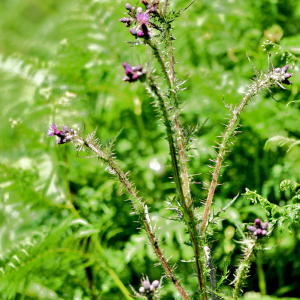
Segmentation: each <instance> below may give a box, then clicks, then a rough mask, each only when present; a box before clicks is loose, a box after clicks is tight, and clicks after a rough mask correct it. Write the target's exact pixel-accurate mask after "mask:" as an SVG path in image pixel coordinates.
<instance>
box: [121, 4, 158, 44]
mask: <svg viewBox="0 0 300 300" xmlns="http://www.w3.org/2000/svg"><path fill="white" fill-rule="evenodd" d="M142 3H143V4H144V5H145V7H146V10H145V12H144V11H143V9H142V8H141V7H137V8H136V7H132V6H131V5H130V4H129V3H126V4H125V8H126V9H127V10H128V15H129V16H130V17H123V18H121V19H120V20H119V21H120V22H122V23H124V24H125V26H126V27H130V26H131V24H132V23H136V25H135V26H134V27H132V28H130V29H129V32H130V33H131V34H132V35H133V36H135V37H137V38H146V39H147V38H150V32H149V28H148V27H149V25H150V24H149V20H150V18H151V16H150V15H151V14H154V13H157V10H158V4H159V2H158V1H157V0H153V1H152V4H149V2H148V1H147V0H142Z"/></svg>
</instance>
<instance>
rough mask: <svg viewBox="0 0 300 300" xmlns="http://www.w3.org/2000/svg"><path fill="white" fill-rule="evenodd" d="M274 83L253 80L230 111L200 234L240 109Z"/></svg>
mask: <svg viewBox="0 0 300 300" xmlns="http://www.w3.org/2000/svg"><path fill="white" fill-rule="evenodd" d="M273 85H274V81H272V80H270V78H269V77H268V76H266V77H265V78H264V80H259V81H256V82H254V84H253V85H252V86H251V87H250V88H249V90H248V92H247V93H246V95H245V97H244V98H243V100H242V102H241V104H240V105H239V106H238V107H237V108H235V109H234V110H233V111H232V117H231V119H230V120H229V122H228V124H227V126H226V130H225V132H224V134H223V136H222V141H221V143H220V144H219V147H218V148H219V152H218V154H217V159H216V161H215V167H214V170H213V174H212V181H211V183H210V187H209V191H208V196H207V200H206V205H205V209H204V215H203V221H202V225H201V230H200V234H201V236H203V237H204V236H205V230H206V227H207V225H208V215H209V211H210V207H211V204H212V201H213V197H214V193H215V189H216V187H217V185H218V178H219V175H220V170H221V167H222V163H223V161H224V158H225V156H226V151H227V147H228V144H229V142H230V139H231V138H232V137H233V136H234V135H235V130H236V128H237V127H238V125H239V120H240V116H241V113H242V111H243V110H244V108H245V107H246V105H247V103H248V102H249V101H250V100H251V99H252V98H253V97H254V96H255V95H256V94H257V93H258V92H259V91H260V90H262V89H269V88H270V87H271V86H273Z"/></svg>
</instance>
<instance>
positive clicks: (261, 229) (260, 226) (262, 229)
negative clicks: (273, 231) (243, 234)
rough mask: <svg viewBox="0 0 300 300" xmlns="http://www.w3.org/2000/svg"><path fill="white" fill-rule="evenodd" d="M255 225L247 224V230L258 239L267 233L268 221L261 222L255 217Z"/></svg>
mask: <svg viewBox="0 0 300 300" xmlns="http://www.w3.org/2000/svg"><path fill="white" fill-rule="evenodd" d="M254 224H255V226H248V230H249V231H250V232H251V233H252V234H253V235H254V236H255V237H256V238H257V239H258V238H261V237H263V236H266V235H267V234H268V231H267V228H268V225H269V223H268V222H264V223H261V220H260V219H258V218H257V219H255V221H254Z"/></svg>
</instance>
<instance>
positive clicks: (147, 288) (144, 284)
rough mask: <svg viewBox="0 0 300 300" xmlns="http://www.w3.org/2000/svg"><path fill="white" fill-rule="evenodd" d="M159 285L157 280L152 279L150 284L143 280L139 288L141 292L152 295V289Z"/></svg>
mask: <svg viewBox="0 0 300 300" xmlns="http://www.w3.org/2000/svg"><path fill="white" fill-rule="evenodd" d="M158 287H159V281H158V280H154V281H153V282H152V284H150V282H149V281H148V280H143V282H142V286H141V287H140V288H139V292H140V293H141V294H146V295H150V294H151V295H153V293H154V291H155V290H156V289H157V288H158Z"/></svg>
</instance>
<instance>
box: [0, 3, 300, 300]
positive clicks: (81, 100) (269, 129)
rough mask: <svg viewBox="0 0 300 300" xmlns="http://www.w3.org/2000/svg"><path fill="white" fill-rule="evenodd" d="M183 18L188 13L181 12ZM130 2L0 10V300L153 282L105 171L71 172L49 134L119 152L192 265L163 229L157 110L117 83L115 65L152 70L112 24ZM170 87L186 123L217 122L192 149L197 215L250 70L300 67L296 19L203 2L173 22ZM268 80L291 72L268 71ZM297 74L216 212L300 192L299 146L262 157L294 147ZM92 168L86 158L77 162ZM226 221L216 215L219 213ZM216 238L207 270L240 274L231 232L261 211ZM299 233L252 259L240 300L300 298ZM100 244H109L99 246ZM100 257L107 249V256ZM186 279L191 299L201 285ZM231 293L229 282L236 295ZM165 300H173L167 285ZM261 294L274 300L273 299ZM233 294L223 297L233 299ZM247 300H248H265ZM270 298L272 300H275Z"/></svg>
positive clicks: (244, 151) (286, 11)
mask: <svg viewBox="0 0 300 300" xmlns="http://www.w3.org/2000/svg"><path fill="white" fill-rule="evenodd" d="M173 2H175V3H171V4H172V5H174V7H175V8H182V7H186V6H187V5H188V4H189V1H173ZM124 4H125V2H124V1H119V0H116V1H105V0H102V1H100V0H99V1H96V0H94V1H92V0H72V1H70V0H65V1H58V0H47V1H38V0H2V1H1V2H0V55H1V56H0V80H1V84H0V91H1V93H0V95H1V96H0V105H1V111H0V114H1V121H0V132H1V139H0V160H1V164H0V168H1V170H0V187H1V188H0V213H1V218H0V220H1V221H0V222H1V226H0V259H1V263H0V264H1V269H0V270H1V271H2V272H1V273H3V277H2V278H1V279H0V295H1V299H74V300H75V299H76V300H80V299H82V300H87V299H123V298H124V296H123V294H122V292H121V289H120V288H122V287H121V285H120V283H118V281H117V280H116V277H118V278H119V279H120V280H121V281H122V282H123V283H124V285H125V286H126V287H128V283H130V284H132V285H133V286H134V287H135V288H138V287H139V283H140V278H141V275H142V274H147V275H148V276H149V277H150V279H151V280H154V279H159V278H160V276H161V275H162V271H161V269H160V268H159V267H155V266H154V265H155V262H156V260H155V257H154V255H153V253H152V250H151V249H150V246H148V245H147V244H146V237H145V236H144V235H143V234H141V233H140V232H139V230H138V229H137V224H136V223H135V217H134V216H131V215H130V212H131V207H130V204H129V203H128V202H126V201H125V200H126V196H125V195H122V194H121V191H120V188H119V187H118V186H117V185H116V184H115V183H114V181H113V180H112V178H111V176H110V175H109V174H108V172H106V171H105V169H104V168H103V166H101V164H100V163H97V161H96V159H88V160H83V159H80V158H77V157H75V155H76V151H75V149H74V148H72V147H71V146H69V145H66V146H61V147H57V146H56V145H55V141H54V139H48V138H47V137H46V130H47V128H48V126H49V124H50V123H52V122H55V123H56V124H58V126H61V125H63V124H66V125H68V126H70V127H72V128H77V127H82V122H84V123H85V128H86V132H87V133H89V132H92V131H94V129H95V128H96V126H98V129H97V136H98V137H99V139H100V141H101V143H102V144H104V145H105V144H107V143H108V142H109V141H110V140H111V139H112V138H113V137H114V136H115V135H116V134H117V132H119V131H120V129H123V130H122V132H121V133H120V135H119V136H118V139H117V141H116V144H115V147H116V155H117V157H118V159H119V161H120V162H121V163H120V165H122V166H123V167H124V170H130V172H131V173H130V177H131V179H132V181H133V182H135V183H136V187H137V189H138V190H139V191H141V195H142V196H143V197H144V199H148V204H149V206H151V212H152V215H153V216H154V217H156V219H157V227H160V228H161V229H160V230H159V235H160V237H161V239H162V240H163V241H164V247H165V251H166V254H167V256H172V258H171V261H174V262H176V261H178V259H179V258H181V259H184V260H188V259H190V258H191V256H192V250H191V249H190V248H189V247H187V246H185V245H184V244H182V241H183V240H184V239H185V235H184V234H185V232H184V227H183V225H181V224H178V223H175V224H173V223H171V221H169V220H167V219H165V218H162V217H158V215H160V216H164V217H167V216H170V214H171V212H170V211H168V210H166V207H167V205H166V203H165V201H167V200H168V199H170V197H172V193H174V185H173V184H172V183H171V180H170V179H169V177H170V176H172V174H171V172H170V167H169V164H170V160H169V158H168V147H167V142H166V140H165V136H164V130H163V127H162V126H158V122H157V115H156V112H155V111H154V110H153V107H152V105H151V104H150V103H151V102H152V99H151V98H149V95H148V94H147V93H146V92H145V89H144V86H143V85H141V84H134V85H127V84H124V83H122V81H121V79H122V77H123V72H124V71H123V68H122V62H123V61H127V62H130V63H131V62H132V63H133V64H137V63H139V62H140V63H142V64H144V63H145V62H146V61H147V60H148V58H147V53H146V51H145V48H144V47H143V46H140V47H133V48H130V44H127V43H125V42H124V41H133V37H132V36H131V35H130V34H129V33H128V29H126V28H124V24H122V23H120V22H119V21H118V20H119V19H120V18H121V17H122V16H123V15H122V14H123V12H124ZM131 4H135V3H131ZM175 25H176V31H175V32H174V35H175V37H176V38H177V40H176V42H175V47H176V49H175V57H176V58H177V61H178V62H179V64H177V65H176V71H177V73H178V74H179V77H181V78H187V79H188V81H187V83H186V88H187V89H186V90H185V91H184V92H182V93H181V94H179V97H181V99H182V100H188V101H187V102H186V104H185V105H184V106H183V111H182V113H183V114H182V121H183V122H186V123H187V124H189V125H191V126H195V125H196V124H197V123H203V121H204V120H206V118H208V117H209V120H208V121H207V123H206V124H205V126H204V127H203V129H202V132H201V133H199V137H198V139H197V140H196V141H195V143H194V148H195V150H194V151H193V154H194V157H192V158H191V160H190V168H191V170H192V171H193V172H194V173H200V174H199V175H197V176H195V181H197V182H201V184H195V185H193V187H192V192H193V195H194V198H195V199H196V204H197V205H199V206H200V205H201V204H200V201H202V200H203V199H205V198H206V190H204V189H203V185H204V183H205V182H209V180H210V176H209V175H208V172H209V168H208V167H207V164H209V159H212V158H214V150H213V148H212V145H214V142H215V141H216V139H217V138H216V136H218V135H220V133H221V132H222V131H223V125H222V123H225V120H224V119H225V117H226V114H227V112H228V109H227V108H226V107H225V106H224V104H223V96H224V99H225V101H226V103H229V104H233V105H235V104H237V103H239V101H240V99H241V98H242V95H243V92H244V91H245V89H246V85H247V84H249V79H251V78H252V77H253V69H252V66H251V64H250V63H249V61H248V59H247V57H246V53H248V55H249V56H250V58H251V60H252V62H253V63H254V65H255V66H256V67H257V69H258V70H267V68H268V58H267V55H266V54H265V53H264V52H263V51H262V48H261V45H262V43H263V42H264V41H265V40H266V39H269V40H271V41H275V42H277V43H279V44H280V45H282V46H283V47H285V48H286V49H288V50H289V51H291V52H292V53H294V54H295V55H297V54H300V46H299V45H300V34H299V32H300V3H299V2H297V1H291V0H277V1H269V0H249V1H242V0H238V1H221V0H216V1H197V2H196V3H195V4H194V5H193V6H191V7H190V8H189V9H188V10H187V11H186V12H185V13H184V14H183V15H182V16H181V17H180V18H179V19H177V21H176V24H175ZM276 51H277V49H274V53H273V56H272V57H271V60H272V61H273V64H274V66H276V67H277V66H278V67H279V66H280V67H282V66H283V65H284V64H285V58H283V60H281V55H279V54H278V55H275V53H276ZM298 71H299V67H298V66H297V65H295V68H294V70H293V72H294V76H293V78H292V79H293V80H292V81H293V86H291V87H289V88H288V90H287V91H283V90H280V89H279V88H278V90H276V91H274V99H276V100H277V101H278V102H276V101H274V99H273V98H272V97H271V96H270V94H263V95H259V96H257V97H256V98H255V100H254V101H252V102H251V103H250V105H249V106H248V107H247V109H246V110H245V112H244V114H243V116H242V120H241V123H242V125H243V127H242V128H241V131H242V133H241V134H239V135H238V139H237V141H236V142H235V146H234V148H233V149H232V152H231V153H230V155H229V156H228V159H227V164H228V167H227V168H225V169H224V171H223V176H222V182H223V183H224V184H223V185H222V186H221V187H219V188H218V189H217V192H216V196H215V204H216V206H217V207H219V206H220V205H224V204H225V203H226V201H228V200H230V199H232V198H233V197H235V196H236V195H237V194H238V193H239V194H241V193H243V192H245V188H246V187H247V188H249V189H251V190H256V191H257V192H258V193H260V194H261V195H263V196H264V197H266V198H268V200H269V201H271V202H272V203H275V204H277V205H284V204H286V201H287V199H290V195H289V193H288V192H285V193H283V192H281V191H280V188H279V184H280V182H281V181H282V180H284V179H289V180H294V181H298V182H299V181H300V172H299V170H300V152H299V146H295V147H293V148H292V149H291V150H290V151H287V149H288V148H287V147H286V146H284V147H278V145H277V143H274V142H270V143H267V144H266V141H267V140H268V139H269V138H271V137H274V136H278V135H280V136H284V137H288V138H291V139H295V140H298V139H300V126H299V111H300V110H299V109H300V106H299V103H297V102H293V103H291V104H290V105H288V106H287V104H288V103H289V102H290V101H295V100H298V99H299V79H300V78H299V77H300V75H299V72H298ZM82 155H84V153H83V154H82ZM72 203H73V204H72ZM216 209H217V208H216ZM226 216H227V219H226V220H225V219H224V220H223V221H222V222H221V223H220V224H219V226H218V228H217V230H216V231H215V232H214V233H213V234H212V237H211V240H212V241H213V243H212V245H213V249H212V250H213V252H214V256H213V260H214V262H215V265H216V266H218V267H220V269H222V267H223V265H224V262H225V261H226V259H227V257H228V255H229V254H230V253H232V260H231V269H232V272H231V274H233V268H234V266H235V265H236V263H237V261H238V259H239V257H240V256H239V255H240V253H241V251H240V246H239V244H237V243H235V242H234V240H238V239H239V236H238V234H237V233H236V225H235V222H236V221H235V220H237V221H238V222H239V223H243V222H252V221H253V220H254V218H256V217H260V218H262V219H263V220H267V216H266V215H265V213H264V211H263V210H262V209H261V208H260V206H259V205H253V204H251V203H250V200H247V199H246V198H244V197H242V196H240V197H239V199H238V200H237V201H236V203H235V205H234V206H233V207H231V208H230V209H229V210H228V212H227V214H226ZM299 228H300V226H299V225H298V227H297V228H295V230H293V231H292V232H288V231H284V232H279V230H275V231H274V232H273V234H272V236H271V238H270V239H269V241H268V247H270V250H269V251H267V252H263V253H261V255H259V256H258V257H257V258H256V261H255V263H254V264H253V266H252V268H251V272H250V275H251V276H250V277H249V279H248V286H247V287H246V288H245V291H249V292H250V291H255V292H260V293H261V294H268V295H273V298H274V297H275V296H277V297H297V296H299V295H300V286H299V282H300V251H299V249H300V231H299ZM99 237H100V239H99ZM99 241H100V242H99ZM190 267H191V266H189V264H186V263H180V264H179V265H178V272H179V273H180V274H181V275H180V276H181V278H182V283H183V285H184V286H187V287H192V285H193V283H194V282H195V280H196V279H195V277H194V276H193V275H191V272H190ZM230 279H233V277H229V278H228V282H229V281H230ZM164 283H165V288H164V299H175V298H176V297H178V295H177V294H176V291H175V289H174V288H173V287H172V285H171V284H168V283H167V281H166V280H165V281H164ZM266 287H267V288H266ZM224 292H226V290H225V291H224ZM261 294H253V293H247V294H246V295H245V298H247V299H261V298H260V297H261V296H260V295H261ZM273 298H271V297H266V296H265V297H264V298H263V299H273Z"/></svg>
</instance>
